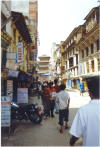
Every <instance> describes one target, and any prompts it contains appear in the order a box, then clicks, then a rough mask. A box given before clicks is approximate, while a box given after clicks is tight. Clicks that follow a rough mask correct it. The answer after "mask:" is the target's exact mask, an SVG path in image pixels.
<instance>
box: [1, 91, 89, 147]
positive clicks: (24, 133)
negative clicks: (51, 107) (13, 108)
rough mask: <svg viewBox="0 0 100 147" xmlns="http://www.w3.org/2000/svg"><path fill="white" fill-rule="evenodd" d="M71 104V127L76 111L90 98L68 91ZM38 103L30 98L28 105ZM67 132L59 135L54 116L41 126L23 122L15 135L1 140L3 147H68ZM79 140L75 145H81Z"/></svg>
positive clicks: (56, 118) (56, 120)
mask: <svg viewBox="0 0 100 147" xmlns="http://www.w3.org/2000/svg"><path fill="white" fill-rule="evenodd" d="M68 92H69V94H70V97H71V103H70V116H69V124H70V125H71V123H72V120H73V118H74V116H75V114H76V111H77V109H78V108H79V107H80V106H82V105H84V104H87V103H88V102H89V101H90V98H89V96H88V94H87V93H84V96H80V93H79V91H78V90H68ZM33 101H34V103H36V102H38V103H40V104H41V100H39V101H38V99H37V98H36V97H34V100H33V98H32V97H31V98H30V100H29V103H31V102H33ZM68 132H69V130H65V131H64V133H63V134H60V133H59V126H58V115H57V114H55V118H48V119H46V120H43V122H42V124H40V125H35V124H32V123H31V122H30V121H27V122H26V121H23V122H21V123H20V124H19V123H18V127H17V128H16V130H15V133H14V134H13V135H11V136H10V137H9V138H8V137H6V136H5V137H3V138H2V145H3V146H68V145H69V139H70V134H69V133H68ZM81 144H82V141H81V139H80V140H79V141H78V142H77V144H76V145H81Z"/></svg>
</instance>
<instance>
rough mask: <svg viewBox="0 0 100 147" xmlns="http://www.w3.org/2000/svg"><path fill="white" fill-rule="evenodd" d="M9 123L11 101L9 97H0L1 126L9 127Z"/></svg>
mask: <svg viewBox="0 0 100 147" xmlns="http://www.w3.org/2000/svg"><path fill="white" fill-rule="evenodd" d="M10 125H11V102H10V97H8V96H2V97H1V127H10Z"/></svg>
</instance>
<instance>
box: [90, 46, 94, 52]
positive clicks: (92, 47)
mask: <svg viewBox="0 0 100 147" xmlns="http://www.w3.org/2000/svg"><path fill="white" fill-rule="evenodd" d="M93 49H94V44H91V54H93V53H94V50H93Z"/></svg>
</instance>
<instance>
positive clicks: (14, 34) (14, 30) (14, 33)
mask: <svg viewBox="0 0 100 147" xmlns="http://www.w3.org/2000/svg"><path fill="white" fill-rule="evenodd" d="M13 36H14V41H15V43H16V29H13Z"/></svg>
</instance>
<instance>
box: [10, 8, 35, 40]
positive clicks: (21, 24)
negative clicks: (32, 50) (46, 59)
mask: <svg viewBox="0 0 100 147" xmlns="http://www.w3.org/2000/svg"><path fill="white" fill-rule="evenodd" d="M11 14H12V17H13V21H14V23H15V25H16V27H17V29H18V30H19V32H20V34H21V36H22V37H23V39H24V41H26V42H27V43H32V40H31V37H30V34H29V30H28V28H27V25H26V22H25V18H24V16H23V15H22V13H18V12H14V11H12V12H11Z"/></svg>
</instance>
